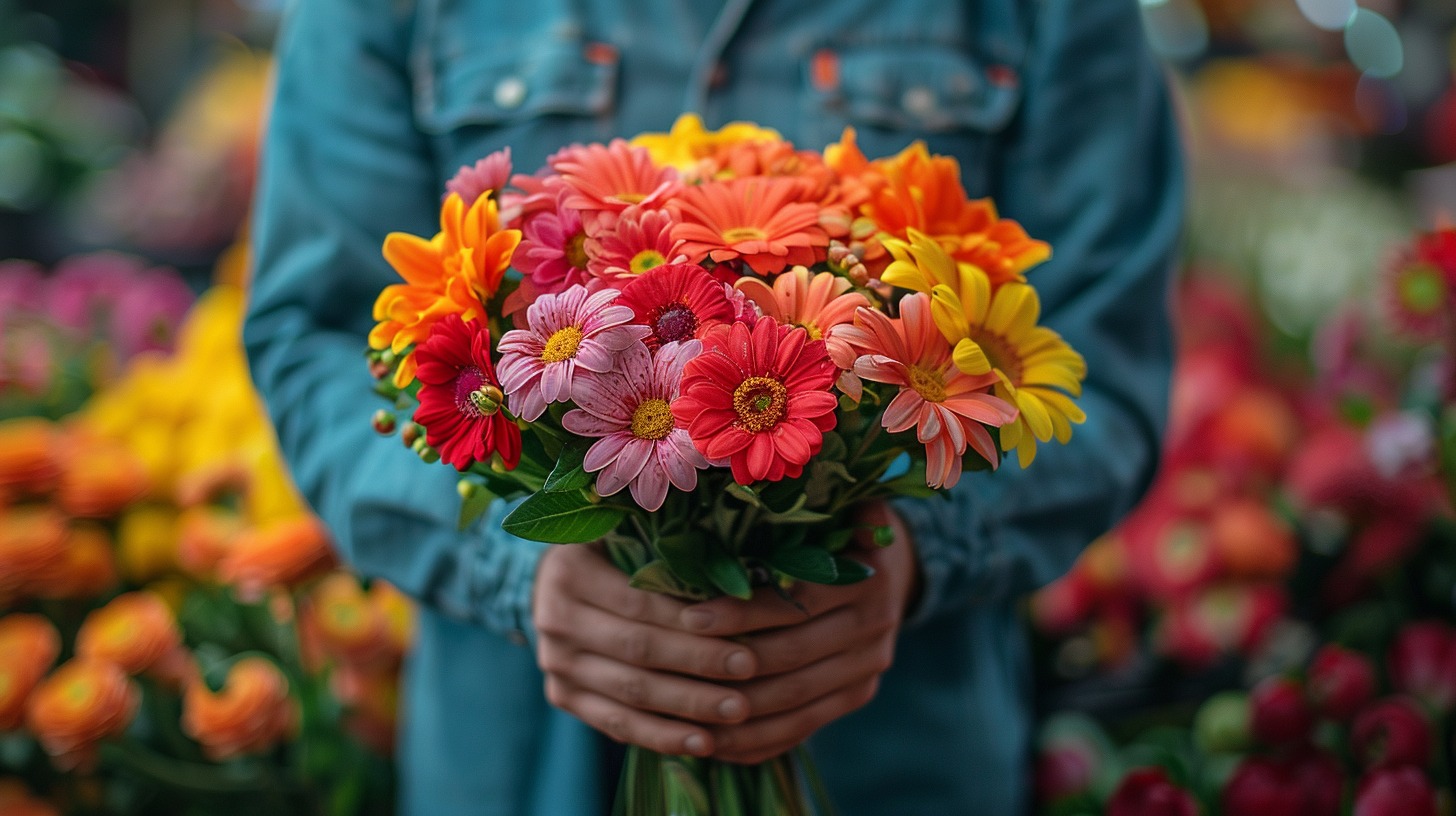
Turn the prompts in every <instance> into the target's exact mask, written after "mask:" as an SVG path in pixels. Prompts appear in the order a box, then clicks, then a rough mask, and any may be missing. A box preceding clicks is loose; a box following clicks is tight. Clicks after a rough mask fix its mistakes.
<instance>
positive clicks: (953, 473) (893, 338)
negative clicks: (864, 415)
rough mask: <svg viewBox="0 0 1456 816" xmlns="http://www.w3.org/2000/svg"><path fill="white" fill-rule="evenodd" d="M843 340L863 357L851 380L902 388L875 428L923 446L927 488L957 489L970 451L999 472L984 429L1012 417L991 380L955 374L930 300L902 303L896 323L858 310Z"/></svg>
mask: <svg viewBox="0 0 1456 816" xmlns="http://www.w3.org/2000/svg"><path fill="white" fill-rule="evenodd" d="M842 336H843V337H844V338H845V339H846V340H847V341H848V342H850V343H852V344H853V345H854V346H855V347H856V348H857V349H858V350H859V351H860V352H862V353H861V356H860V357H859V359H857V360H855V363H854V373H855V374H858V375H859V376H860V377H863V378H864V379H866V380H873V381H874V382H882V383H889V384H891V385H898V386H900V391H899V392H898V393H897V394H896V395H895V397H894V398H893V399H891V400H890V404H889V405H887V406H885V413H884V416H883V417H881V420H880V421H881V424H883V425H884V427H885V430H887V431H889V432H890V433H900V432H901V431H907V430H909V429H911V428H914V429H915V438H916V439H917V440H919V441H920V443H921V444H923V445H925V460H926V461H925V481H926V484H928V485H929V486H931V487H936V488H939V487H947V488H949V487H954V486H955V484H956V482H958V481H960V478H961V457H962V456H963V455H964V454H965V452H966V448H967V447H968V446H969V447H970V448H971V449H972V450H974V451H975V452H976V453H977V454H979V455H980V456H981V458H983V459H985V460H986V461H987V462H989V463H990V465H991V467H993V468H994V467H996V466H997V465H998V464H1000V459H1001V457H1000V455H999V453H998V452H997V450H996V441H995V440H994V439H992V438H991V434H990V433H989V432H988V431H987V430H986V426H987V425H989V426H991V427H993V428H1000V427H1004V426H1005V425H1007V424H1009V423H1011V422H1014V421H1015V420H1016V409H1015V408H1013V407H1012V406H1011V404H1010V403H1008V402H1006V401H1005V400H1003V399H999V398H997V397H995V396H993V395H991V393H990V389H991V386H992V385H993V384H995V383H996V382H997V378H996V375H994V374H991V373H989V372H987V373H984V374H979V375H971V374H967V373H965V372H963V371H961V370H960V369H958V368H956V365H955V361H954V360H953V359H952V356H951V346H950V343H948V342H947V341H946V339H945V338H944V337H943V336H941V334H940V331H939V330H938V329H937V328H936V326H935V321H934V320H933V319H932V318H931V316H930V298H929V296H927V295H923V294H920V293H918V292H917V293H915V294H913V295H909V296H907V297H906V298H905V299H904V300H901V301H900V318H899V319H898V320H892V319H890V318H889V317H888V316H887V315H885V314H884V313H883V312H879V311H876V310H874V309H869V308H861V309H859V310H858V311H857V312H856V313H855V322H854V326H852V327H848V328H846V329H845V330H844V331H843V333H842Z"/></svg>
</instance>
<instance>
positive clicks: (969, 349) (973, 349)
mask: <svg viewBox="0 0 1456 816" xmlns="http://www.w3.org/2000/svg"><path fill="white" fill-rule="evenodd" d="M951 359H953V360H955V364H956V368H959V369H960V370H961V371H964V372H965V373H967V374H971V375H979V374H985V373H986V372H988V371H990V370H991V361H990V360H989V359H988V358H987V357H986V352H985V350H984V349H982V348H981V347H980V345H978V344H977V343H976V341H974V340H971V339H970V338H966V339H964V340H961V341H960V342H959V343H956V346H955V351H953V352H952V353H951Z"/></svg>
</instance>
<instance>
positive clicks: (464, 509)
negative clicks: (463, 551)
mask: <svg viewBox="0 0 1456 816" xmlns="http://www.w3.org/2000/svg"><path fill="white" fill-rule="evenodd" d="M484 481H485V480H484V479H476V478H471V477H465V478H462V479H461V480H460V484H459V488H458V489H459V491H460V520H459V521H458V522H457V524H456V529H457V530H465V529H467V528H468V527H470V525H472V524H474V523H475V522H476V520H477V519H479V518H480V517H481V516H482V515H484V514H485V511H486V510H487V509H488V508H489V507H490V503H491V502H493V501H495V498H496V495H495V494H494V493H492V492H491V491H490V488H488V487H486V486H485V484H484Z"/></svg>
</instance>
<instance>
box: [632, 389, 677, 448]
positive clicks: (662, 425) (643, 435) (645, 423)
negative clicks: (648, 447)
mask: <svg viewBox="0 0 1456 816" xmlns="http://www.w3.org/2000/svg"><path fill="white" fill-rule="evenodd" d="M672 428H673V418H672V406H670V405H668V404H667V401H666V400H660V399H649V400H643V401H642V403H641V404H640V405H638V406H637V410H635V411H633V412H632V435H633V436H635V437H637V438H638V439H651V440H653V441H656V440H658V439H663V438H665V437H666V436H667V435H668V434H669V433H672Z"/></svg>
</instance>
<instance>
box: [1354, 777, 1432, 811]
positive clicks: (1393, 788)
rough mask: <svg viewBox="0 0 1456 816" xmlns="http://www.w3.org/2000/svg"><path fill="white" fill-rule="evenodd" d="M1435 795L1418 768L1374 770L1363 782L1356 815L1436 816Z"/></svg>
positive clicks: (1359, 792) (1356, 799) (1359, 791)
mask: <svg viewBox="0 0 1456 816" xmlns="http://www.w3.org/2000/svg"><path fill="white" fill-rule="evenodd" d="M1436 814H1437V810H1436V794H1435V791H1433V790H1432V789H1431V783H1430V782H1429V781H1427V779H1426V776H1425V774H1423V773H1421V772H1420V771H1419V770H1417V769H1415V768H1395V769H1390V770H1380V771H1375V772H1374V773H1372V774H1370V775H1369V776H1367V777H1365V778H1364V779H1362V780H1361V781H1360V788H1359V790H1358V792H1356V794H1355V811H1354V816H1436Z"/></svg>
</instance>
